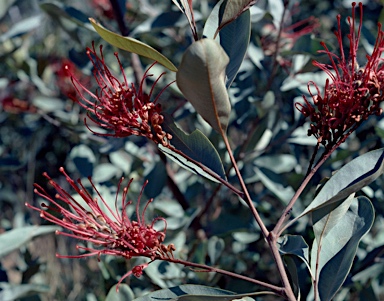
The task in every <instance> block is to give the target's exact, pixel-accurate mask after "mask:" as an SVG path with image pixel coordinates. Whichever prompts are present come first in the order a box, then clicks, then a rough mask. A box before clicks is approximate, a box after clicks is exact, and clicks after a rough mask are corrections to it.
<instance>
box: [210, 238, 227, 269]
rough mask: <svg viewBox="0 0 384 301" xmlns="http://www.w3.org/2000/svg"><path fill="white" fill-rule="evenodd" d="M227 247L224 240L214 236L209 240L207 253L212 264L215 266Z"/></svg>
mask: <svg viewBox="0 0 384 301" xmlns="http://www.w3.org/2000/svg"><path fill="white" fill-rule="evenodd" d="M224 247H225V242H224V239H222V238H219V237H217V236H213V237H211V238H210V239H209V240H208V245H207V251H208V256H209V259H210V260H211V264H212V265H214V264H216V262H217V259H219V257H220V255H221V253H222V252H223V250H224Z"/></svg>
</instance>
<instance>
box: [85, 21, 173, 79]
mask: <svg viewBox="0 0 384 301" xmlns="http://www.w3.org/2000/svg"><path fill="white" fill-rule="evenodd" d="M89 21H90V22H91V24H92V26H93V27H94V28H95V30H96V31H97V33H98V34H99V35H100V36H101V37H102V38H103V39H104V40H105V41H107V42H108V43H109V44H111V45H113V46H116V47H117V48H120V49H123V50H126V51H129V52H133V53H136V54H138V55H141V56H144V57H147V58H150V59H152V60H154V61H157V62H158V63H159V64H162V65H163V66H164V67H166V68H168V69H169V70H171V71H173V72H176V71H177V68H176V67H175V65H173V64H172V62H171V61H170V60H168V59H167V58H166V57H165V56H164V55H162V54H161V53H160V52H158V51H157V50H156V49H155V48H153V47H151V46H149V45H147V44H145V43H143V42H141V41H139V40H136V39H134V38H129V37H123V36H121V35H119V34H117V33H114V32H112V31H110V30H108V29H106V28H105V27H103V26H101V25H100V24H98V23H97V22H96V20H94V19H92V18H90V19H89Z"/></svg>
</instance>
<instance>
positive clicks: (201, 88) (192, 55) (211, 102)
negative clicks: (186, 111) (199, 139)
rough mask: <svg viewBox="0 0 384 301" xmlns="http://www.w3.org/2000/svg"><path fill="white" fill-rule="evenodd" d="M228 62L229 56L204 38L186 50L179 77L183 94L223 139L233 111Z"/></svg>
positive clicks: (178, 84)
mask: <svg viewBox="0 0 384 301" xmlns="http://www.w3.org/2000/svg"><path fill="white" fill-rule="evenodd" d="M228 62H229V58H228V56H227V54H226V53H225V51H224V49H223V48H222V47H221V46H220V45H219V44H218V43H217V42H216V41H214V40H211V39H202V40H199V41H197V42H195V43H193V44H192V45H191V46H189V47H188V49H187V50H186V51H185V53H184V55H183V58H182V60H181V63H180V66H179V71H178V72H177V74H176V82H177V86H178V87H179V89H180V90H181V92H182V93H183V94H184V96H185V97H186V98H187V99H188V100H189V101H190V102H191V103H192V105H193V106H194V108H195V109H196V111H197V112H198V113H199V114H200V115H201V116H202V117H203V118H204V119H205V120H206V121H207V122H208V123H209V124H210V125H211V126H212V128H213V129H215V130H216V131H217V132H219V133H220V134H221V135H222V136H224V134H225V132H226V130H227V126H228V120H229V114H230V112H231V104H230V101H229V97H228V93H227V89H226V87H225V70H226V67H227V65H228Z"/></svg>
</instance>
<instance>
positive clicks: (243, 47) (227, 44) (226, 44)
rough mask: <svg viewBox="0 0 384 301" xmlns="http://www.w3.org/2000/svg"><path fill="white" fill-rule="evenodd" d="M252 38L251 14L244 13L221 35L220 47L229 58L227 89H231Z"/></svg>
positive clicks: (225, 28)
mask: <svg viewBox="0 0 384 301" xmlns="http://www.w3.org/2000/svg"><path fill="white" fill-rule="evenodd" d="M250 37H251V13H250V12H249V10H246V11H245V12H243V13H242V14H241V15H240V16H239V17H238V18H237V19H236V20H234V21H233V22H231V23H230V24H228V25H227V26H225V27H224V28H223V29H222V30H221V31H220V33H219V38H220V45H221V46H222V47H223V49H224V50H225V52H226V53H227V55H228V57H229V64H228V66H227V68H226V71H225V72H226V75H227V81H226V87H227V88H229V87H230V86H231V84H232V82H233V80H234V79H235V77H236V75H237V72H238V71H239V68H240V65H241V63H242V62H243V60H244V56H245V53H246V52H247V49H248V45H249V39H250Z"/></svg>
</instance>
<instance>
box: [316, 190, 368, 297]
mask: <svg viewBox="0 0 384 301" xmlns="http://www.w3.org/2000/svg"><path fill="white" fill-rule="evenodd" d="M373 221H374V209H373V206H372V204H371V202H370V200H369V199H367V198H366V197H358V198H356V199H354V201H353V202H352V204H351V206H350V207H349V209H348V211H347V212H346V213H345V214H344V215H343V216H342V217H341V218H340V219H339V221H338V223H337V224H335V225H334V226H333V227H332V229H330V230H329V231H328V233H327V234H326V235H324V237H321V243H320V244H319V242H318V239H315V240H314V243H313V246H312V250H311V269H312V273H313V275H315V277H316V279H317V282H316V283H318V296H319V298H320V300H321V301H327V300H332V298H333V296H334V295H335V294H336V293H337V291H338V290H339V289H340V287H341V285H342V284H343V283H344V281H345V278H346V277H347V275H348V273H349V271H350V269H351V266H352V263H353V259H354V257H355V255H356V251H357V247H358V245H359V242H360V240H361V238H362V237H363V236H364V235H365V234H366V233H367V232H368V231H369V230H370V229H371V227H372V224H373ZM316 268H317V271H316ZM315 293H316V292H315Z"/></svg>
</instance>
